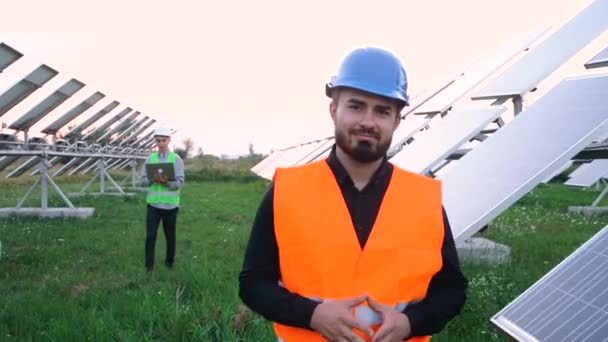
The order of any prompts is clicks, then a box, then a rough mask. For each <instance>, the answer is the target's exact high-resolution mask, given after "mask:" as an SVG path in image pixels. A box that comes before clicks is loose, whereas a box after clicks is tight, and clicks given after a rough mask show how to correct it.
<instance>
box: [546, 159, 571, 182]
mask: <svg viewBox="0 0 608 342" xmlns="http://www.w3.org/2000/svg"><path fill="white" fill-rule="evenodd" d="M572 164H573V161H572V160H568V161H567V162H565V163H564V165H562V166H561V167H559V168H557V169H556V170H555V172H553V173H551V175H550V176H549V177H547V178H545V179H543V183H549V182H550V181H551V180H552V179H553V178H555V177H557V176H558V175H559V174H561V173H562V172H564V171H566V169H568V168H569V167H570V166H572Z"/></svg>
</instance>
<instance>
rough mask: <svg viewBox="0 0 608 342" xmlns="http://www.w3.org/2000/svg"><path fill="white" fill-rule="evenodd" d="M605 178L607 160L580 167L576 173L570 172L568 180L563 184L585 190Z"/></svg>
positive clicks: (607, 167)
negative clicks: (580, 187)
mask: <svg viewBox="0 0 608 342" xmlns="http://www.w3.org/2000/svg"><path fill="white" fill-rule="evenodd" d="M606 176H608V160H607V159H596V160H593V161H591V162H590V163H588V164H585V165H581V166H580V167H579V168H578V169H576V171H574V172H572V175H571V176H570V179H568V181H567V182H565V183H564V184H566V185H572V186H582V187H585V188H586V187H590V186H592V185H593V184H595V183H597V182H598V181H599V180H600V179H602V178H605V177H606Z"/></svg>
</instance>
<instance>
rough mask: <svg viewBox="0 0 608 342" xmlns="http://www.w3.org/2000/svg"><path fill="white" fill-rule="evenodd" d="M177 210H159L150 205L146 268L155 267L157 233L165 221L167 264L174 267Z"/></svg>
mask: <svg viewBox="0 0 608 342" xmlns="http://www.w3.org/2000/svg"><path fill="white" fill-rule="evenodd" d="M178 211H179V208H175V209H169V210H167V209H158V208H155V207H153V206H151V205H149V204H148V213H147V215H146V226H147V232H146V268H147V269H151V268H152V267H153V266H154V246H155V245H156V232H157V231H158V225H159V223H160V221H161V220H162V221H163V231H164V233H165V240H167V254H166V257H165V264H166V265H167V266H169V267H172V266H173V260H174V259H175V225H176V222H177V212H178Z"/></svg>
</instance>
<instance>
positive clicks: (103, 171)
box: [70, 158, 134, 196]
mask: <svg viewBox="0 0 608 342" xmlns="http://www.w3.org/2000/svg"><path fill="white" fill-rule="evenodd" d="M96 164H97V173H96V174H95V176H93V178H91V180H89V181H88V182H87V184H85V186H84V187H83V188H82V190H80V192H77V193H71V194H70V196H83V195H85V194H87V192H86V191H87V189H88V188H89V187H90V186H91V185H92V184H93V182H95V180H97V179H98V180H99V192H98V193H88V194H90V195H114V196H133V195H134V194H133V193H127V192H124V191H123V189H122V187H121V186H120V185H119V184H118V183H116V181H114V179H113V178H112V176H110V174H109V173H108V171H107V168H106V166H107V164H106V161H105V160H104V159H103V158H100V159H98V160H97V163H96ZM106 179H107V180H108V181H110V183H111V184H112V186H113V187H114V188H115V189H116V190H117V192H108V191H106Z"/></svg>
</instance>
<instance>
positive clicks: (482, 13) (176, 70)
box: [0, 0, 608, 155]
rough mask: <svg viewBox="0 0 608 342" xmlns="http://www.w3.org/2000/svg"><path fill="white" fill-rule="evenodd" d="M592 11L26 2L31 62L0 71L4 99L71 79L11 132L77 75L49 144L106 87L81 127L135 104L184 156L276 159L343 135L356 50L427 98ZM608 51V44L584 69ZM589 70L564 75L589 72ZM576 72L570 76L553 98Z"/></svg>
mask: <svg viewBox="0 0 608 342" xmlns="http://www.w3.org/2000/svg"><path fill="white" fill-rule="evenodd" d="M589 3H590V0H564V1H555V0H461V1H449V0H425V1H421V0H419V1H414V0H401V1H389V0H375V1H373V2H372V1H357V0H351V1H345V0H334V1H324V2H321V1H309V2H304V1H299V2H295V1H278V0H276V1H271V0H258V1H223V2H219V1H201V0H199V1H195V0H192V1H190V0H188V1H186V0H174V1H171V2H168V1H166V2H165V1H163V2H161V1H152V0H148V1H140V0H130V1H116V0H107V1H103V2H98V3H95V4H93V3H91V2H87V1H76V0H55V1H41V0H40V1H27V0H20V1H12V2H9V3H6V4H3V5H2V8H3V11H2V14H0V16H2V20H1V21H0V41H3V42H5V43H7V44H9V45H10V46H12V47H13V48H16V49H17V50H19V51H20V52H22V53H24V54H25V56H24V57H23V58H22V59H21V60H19V61H18V62H16V63H15V64H13V65H12V66H11V67H9V68H7V69H6V70H5V71H4V72H3V73H2V74H0V92H4V91H5V90H6V89H8V88H9V87H10V86H12V85H13V84H14V83H15V82H17V81H18V80H20V79H21V78H23V76H25V75H26V74H27V73H29V72H30V71H31V70H33V69H34V68H35V67H37V66H38V65H40V64H42V63H45V64H48V65H49V66H51V67H52V68H54V69H56V70H57V71H59V72H60V73H59V75H58V76H57V77H55V78H54V79H53V80H51V81H49V82H48V83H47V84H46V85H45V86H44V87H42V88H41V89H40V90H38V91H37V92H36V93H34V95H32V96H30V97H29V98H28V99H26V100H25V101H23V102H22V103H21V104H19V105H18V106H16V107H15V108H13V109H12V110H11V111H9V112H8V113H7V114H5V115H4V116H2V117H1V118H0V121H2V122H4V123H7V124H9V125H10V124H11V123H12V122H13V121H15V120H16V119H17V118H18V117H20V116H21V115H23V114H24V113H25V112H26V111H27V110H29V109H30V108H32V107H33V106H34V105H36V104H37V103H38V102H40V101H41V99H42V98H44V97H46V96H47V95H49V94H50V93H52V92H53V91H54V90H55V89H56V88H58V87H59V86H61V85H62V84H64V83H65V82H67V81H68V80H69V79H70V78H72V77H73V78H76V79H78V80H80V81H82V82H84V83H85V84H86V86H85V88H83V89H82V90H80V91H79V92H78V93H76V94H75V95H74V96H73V97H72V98H70V99H68V100H67V101H66V102H64V103H63V104H62V105H61V106H59V107H58V108H57V109H55V110H54V111H53V112H51V113H50V114H49V115H47V116H46V117H45V118H43V119H42V120H41V121H40V122H39V123H38V124H36V125H35V126H34V127H32V130H31V133H30V134H32V135H34V136H40V134H36V132H38V131H39V130H41V129H43V128H44V127H46V125H48V124H49V123H51V122H52V121H54V120H55V119H56V118H58V117H59V116H60V115H62V114H64V113H65V112H67V111H68V110H69V109H70V108H72V107H73V106H74V105H76V104H78V103H79V102H81V101H82V100H83V99H84V98H86V97H88V96H89V95H91V94H92V93H93V92H95V91H101V92H103V93H105V94H106V97H105V98H104V99H102V100H101V101H100V102H98V104H97V105H95V106H94V107H92V108H91V109H89V110H88V111H87V112H85V113H84V114H83V115H81V116H80V117H78V118H77V119H75V120H74V123H80V122H82V121H84V120H85V119H86V118H87V117H89V116H90V115H92V114H93V113H94V112H96V111H97V110H98V109H100V108H102V107H103V106H105V105H106V104H108V103H109V102H110V101H113V100H117V101H119V102H121V105H120V106H119V107H118V108H116V109H115V112H113V113H117V112H118V111H119V110H120V109H122V108H124V107H126V106H128V107H131V108H133V109H135V110H139V111H141V112H142V114H143V115H148V116H150V117H152V118H154V119H156V120H157V123H158V124H162V125H166V126H167V127H170V128H173V129H176V130H177V133H176V134H175V135H174V137H173V145H174V147H178V146H180V145H181V142H182V140H183V139H185V138H191V139H193V141H194V143H195V149H198V148H199V147H200V148H202V150H203V152H204V153H208V154H215V155H240V154H247V153H248V151H249V149H248V148H249V143H250V142H251V143H252V144H253V147H254V150H255V151H256V152H260V153H268V151H269V150H271V149H278V148H282V147H287V146H289V145H292V144H294V143H297V142H300V141H302V140H306V139H312V138H320V137H324V136H329V135H332V134H333V124H332V122H331V119H330V117H329V113H328V104H329V99H328V98H327V97H325V93H324V85H325V83H326V82H327V81H328V80H329V78H330V77H331V76H332V75H333V74H334V73H335V72H336V71H337V68H338V66H339V64H340V62H341V60H342V58H343V57H344V56H345V55H346V54H347V53H348V52H349V51H351V50H352V49H354V48H357V47H361V46H378V47H382V48H385V49H388V50H390V51H392V52H394V53H395V54H396V55H397V56H399V57H400V58H401V60H402V61H403V64H404V66H405V69H406V72H407V75H408V80H409V84H410V87H409V93H410V95H411V96H414V95H416V93H418V92H420V91H422V90H423V89H424V88H425V87H428V86H430V85H432V84H435V83H437V82H441V81H442V80H444V79H446V78H447V77H449V76H451V75H452V74H454V73H455V72H457V71H460V70H462V69H463V67H464V66H466V65H469V64H470V63H472V62H475V60H477V59H479V58H481V57H483V56H484V55H485V54H489V53H492V52H493V50H494V49H497V48H498V47H499V46H500V45H501V44H502V43H505V42H506V41H507V40H508V39H510V38H512V37H513V36H515V35H517V34H520V33H524V32H527V31H529V30H533V29H536V28H539V27H548V26H552V27H553V28H554V29H557V28H558V27H559V26H560V25H562V24H563V23H564V22H565V21H567V20H568V19H570V18H571V17H573V16H574V15H576V14H577V13H578V12H579V11H580V10H582V9H583V8H584V7H585V6H586V5H588V4H589ZM607 45H608V35H607V34H604V35H603V36H601V37H600V38H598V40H597V41H596V42H594V43H593V44H592V45H590V46H588V48H586V49H584V50H583V51H581V56H580V57H579V60H581V59H580V58H588V57H591V56H593V55H594V54H595V53H597V52H598V51H599V50H601V48H603V47H605V46H607ZM577 61H578V60H577ZM583 62H584V61H583ZM577 63H578V62H577ZM581 65H582V64H581V63H578V64H577V65H576V66H577V68H574V67H571V66H568V65H565V67H564V68H566V69H564V70H566V71H568V72H569V73H572V72H574V73H577V72H584V69H583V68H582V67H581ZM567 74H568V73H564V72H562V71H560V72H556V76H555V77H557V78H554V79H553V80H552V79H547V84H546V86H544V89H547V88H549V87H550V85H551V82H553V84H554V83H555V82H557V81H558V80H559V79H560V77H563V75H567ZM541 88H543V87H540V86H539V89H541ZM542 93H543V92H542V89H541V91H539V92H538V94H542ZM527 100H528V101H531V100H533V99H532V98H530V99H527ZM107 118H109V116H108V117H106V118H104V119H102V120H100V122H99V123H103V121H105V120H106V119H107ZM5 131H6V130H5Z"/></svg>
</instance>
